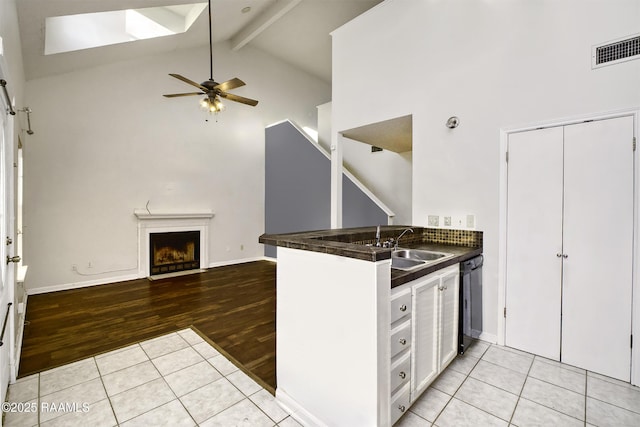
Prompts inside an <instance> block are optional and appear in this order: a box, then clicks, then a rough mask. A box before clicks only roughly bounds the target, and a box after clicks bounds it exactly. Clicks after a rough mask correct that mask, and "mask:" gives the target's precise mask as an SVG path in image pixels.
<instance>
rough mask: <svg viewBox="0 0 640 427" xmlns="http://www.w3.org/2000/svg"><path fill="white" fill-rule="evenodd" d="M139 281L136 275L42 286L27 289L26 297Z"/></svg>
mask: <svg viewBox="0 0 640 427" xmlns="http://www.w3.org/2000/svg"><path fill="white" fill-rule="evenodd" d="M134 279H140V276H139V275H138V274H137V273H136V274H128V275H125V276H116V277H105V278H102V279H94V280H86V281H84V282H72V283H62V284H60V285H53V286H43V287H40V288H33V289H27V295H38V294H46V293H48V292H58V291H68V290H71V289H80V288H88V287H90V286H97V285H106V284H107V283H115V282H124V281H127V280H134Z"/></svg>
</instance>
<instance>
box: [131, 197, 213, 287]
mask: <svg viewBox="0 0 640 427" xmlns="http://www.w3.org/2000/svg"><path fill="white" fill-rule="evenodd" d="M133 214H134V215H135V216H136V217H137V218H138V274H139V276H140V277H149V275H150V271H149V256H150V255H149V251H150V248H149V236H150V235H151V233H165V232H172V231H200V268H208V267H209V256H208V253H209V223H210V222H211V218H213V216H214V213H213V212H212V211H168V210H167V211H153V212H150V211H148V210H146V209H135V210H134V211H133Z"/></svg>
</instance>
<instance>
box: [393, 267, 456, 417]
mask: <svg viewBox="0 0 640 427" xmlns="http://www.w3.org/2000/svg"><path fill="white" fill-rule="evenodd" d="M459 272H460V268H459V266H458V264H456V265H454V266H451V267H447V268H444V269H442V270H438V271H435V272H433V273H431V274H429V275H427V276H424V277H422V278H419V279H417V280H414V281H412V282H409V283H406V284H404V285H402V286H399V287H398V288H395V289H393V290H392V296H391V306H392V310H391V312H392V318H395V319H396V320H395V321H394V323H392V327H391V335H390V336H391V356H392V363H391V385H392V386H391V391H392V396H391V411H390V413H391V422H392V424H393V423H394V422H395V421H397V419H398V418H399V417H400V416H401V415H402V414H403V413H404V412H405V411H406V410H407V409H408V408H409V405H410V404H411V403H413V402H415V401H416V400H417V399H418V397H419V396H420V395H421V394H422V393H423V392H424V391H425V390H426V389H427V387H429V385H430V384H431V383H432V382H433V380H435V379H436V377H437V376H438V375H439V374H440V373H441V372H442V371H443V370H444V368H446V367H447V365H448V364H449V363H450V362H451V361H452V360H453V359H454V358H455V356H456V354H457V343H458V318H459V313H458V304H459V294H458V290H459V282H460V273H459ZM409 297H410V299H409ZM400 301H402V302H400ZM403 306H404V307H406V308H405V310H404V311H403V312H402V313H403V315H402V316H400V317H398V316H394V314H393V313H395V312H396V311H398V310H397V307H400V308H401V307H403ZM394 307H395V308H396V309H394ZM407 330H409V332H410V338H409V339H407V338H406V336H407V335H406V332H407ZM401 343H405V344H401ZM407 345H409V347H408V348H407V347H406V346H407ZM409 360H410V364H408V363H407V362H408V361H409Z"/></svg>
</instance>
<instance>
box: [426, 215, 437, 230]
mask: <svg viewBox="0 0 640 427" xmlns="http://www.w3.org/2000/svg"><path fill="white" fill-rule="evenodd" d="M428 218H429V219H428V224H429V227H438V226H439V225H440V217H439V216H438V215H429V217H428Z"/></svg>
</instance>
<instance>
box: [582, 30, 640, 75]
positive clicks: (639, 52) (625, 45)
mask: <svg viewBox="0 0 640 427" xmlns="http://www.w3.org/2000/svg"><path fill="white" fill-rule="evenodd" d="M639 58H640V34H637V35H634V36H631V37H625V38H622V39H617V40H612V41H609V42H607V43H604V44H601V45H598V46H593V48H592V49H591V68H600V67H604V66H606V65H613V64H617V63H619V62H624V61H630V60H632V59H639Z"/></svg>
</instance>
